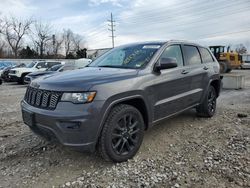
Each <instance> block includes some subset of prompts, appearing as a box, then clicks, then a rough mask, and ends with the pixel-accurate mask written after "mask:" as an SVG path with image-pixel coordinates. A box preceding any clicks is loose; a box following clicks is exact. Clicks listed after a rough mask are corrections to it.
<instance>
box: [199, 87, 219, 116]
mask: <svg viewBox="0 0 250 188" xmlns="http://www.w3.org/2000/svg"><path fill="white" fill-rule="evenodd" d="M216 99H217V94H216V91H215V88H214V87H213V86H209V88H208V91H207V94H206V96H205V98H204V100H203V102H202V103H201V104H200V105H199V106H198V107H197V109H196V110H197V114H198V116H201V117H212V116H213V115H214V114H215V111H216Z"/></svg>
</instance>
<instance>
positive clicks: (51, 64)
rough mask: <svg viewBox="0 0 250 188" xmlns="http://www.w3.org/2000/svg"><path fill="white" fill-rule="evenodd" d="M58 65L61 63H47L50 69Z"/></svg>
mask: <svg viewBox="0 0 250 188" xmlns="http://www.w3.org/2000/svg"><path fill="white" fill-rule="evenodd" d="M58 64H60V63H59V62H46V66H47V67H48V68H50V67H53V66H54V65H58Z"/></svg>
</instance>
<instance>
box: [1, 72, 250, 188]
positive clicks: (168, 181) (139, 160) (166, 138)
mask: <svg viewBox="0 0 250 188" xmlns="http://www.w3.org/2000/svg"><path fill="white" fill-rule="evenodd" d="M234 72H241V73H243V74H245V75H246V89H243V90H223V92H222V94H221V96H220V97H219V99H218V109H217V114H216V116H214V117H213V118H211V119H206V118H198V117H196V114H195V111H194V110H190V111H187V112H185V113H182V114H181V115H178V116H176V117H173V118H171V119H168V120H166V121H164V122H162V123H160V124H158V125H156V126H154V127H153V128H151V129H149V130H148V131H147V132H146V134H145V137H144V141H143V144H142V146H141V149H140V151H139V153H138V154H137V155H136V157H135V158H134V159H132V160H129V161H128V162H125V163H120V164H112V163H108V162H104V161H103V160H102V159H101V158H100V157H99V156H98V155H97V154H88V153H80V152H77V151H73V150H71V149H70V148H66V147H63V146H60V145H57V144H53V143H49V142H47V141H44V140H43V139H41V138H39V137H37V136H36V135H34V134H33V133H32V132H30V130H29V129H28V127H27V126H25V125H24V124H23V122H22V119H21V113H20V100H21V99H22V98H23V95H24V92H25V88H26V87H25V86H20V85H16V84H13V83H8V84H6V83H5V84H3V85H1V86H0V129H1V130H0V187H36V188H39V187H112V188H114V187H175V188H178V187H205V188H206V187H233V188H235V187H250V153H249V150H250V139H249V136H250V74H249V73H250V71H249V70H244V71H243V70H238V71H234ZM242 114H243V115H247V117H241V115H242Z"/></svg>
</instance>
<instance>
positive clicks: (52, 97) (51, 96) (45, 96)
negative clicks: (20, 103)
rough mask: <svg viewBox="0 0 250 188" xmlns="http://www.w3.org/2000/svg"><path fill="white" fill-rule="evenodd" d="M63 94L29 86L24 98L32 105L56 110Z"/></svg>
mask: <svg viewBox="0 0 250 188" xmlns="http://www.w3.org/2000/svg"><path fill="white" fill-rule="evenodd" d="M61 96H62V92H57V91H47V90H41V89H36V88H33V87H30V86H29V87H28V88H27V90H26V93H25V96H24V100H25V101H26V102H27V103H28V104H30V105H31V106H35V107H37V108H43V109H48V110H54V109H55V108H56V105H57V103H58V101H59V100H60V98H61Z"/></svg>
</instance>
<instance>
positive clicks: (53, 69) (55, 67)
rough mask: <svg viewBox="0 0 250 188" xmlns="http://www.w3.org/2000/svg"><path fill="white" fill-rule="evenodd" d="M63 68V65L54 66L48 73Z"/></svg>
mask: <svg viewBox="0 0 250 188" xmlns="http://www.w3.org/2000/svg"><path fill="white" fill-rule="evenodd" d="M61 67H62V65H54V66H53V67H50V68H49V69H48V71H57V70H58V69H60V68H61Z"/></svg>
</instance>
